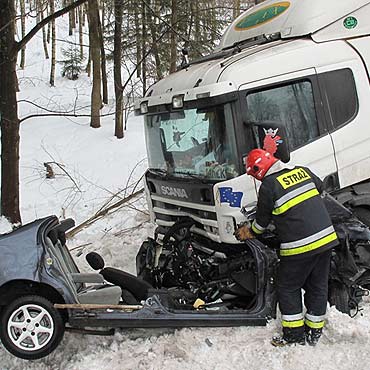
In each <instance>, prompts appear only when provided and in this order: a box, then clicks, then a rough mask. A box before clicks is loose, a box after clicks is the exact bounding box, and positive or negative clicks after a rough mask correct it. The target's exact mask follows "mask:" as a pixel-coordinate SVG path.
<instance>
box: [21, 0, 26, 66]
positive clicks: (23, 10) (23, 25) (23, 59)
mask: <svg viewBox="0 0 370 370" xmlns="http://www.w3.org/2000/svg"><path fill="white" fill-rule="evenodd" d="M19 6H20V8H21V32H22V39H23V37H24V36H25V34H26V6H25V3H24V0H19ZM25 64H26V48H25V47H24V48H23V49H22V50H21V61H20V65H19V67H20V68H21V69H24V66H25Z"/></svg>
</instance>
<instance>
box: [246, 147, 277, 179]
mask: <svg viewBox="0 0 370 370" xmlns="http://www.w3.org/2000/svg"><path fill="white" fill-rule="evenodd" d="M276 161H278V159H277V158H275V157H274V156H273V155H272V154H271V153H269V152H267V151H266V150H263V149H253V150H251V151H250V152H249V153H248V157H247V163H246V170H247V174H248V175H251V176H253V177H255V178H256V179H257V180H262V179H263V177H264V176H265V174H266V172H267V171H268V170H269V168H270V167H271V166H272V165H273V164H274V163H275V162H276Z"/></svg>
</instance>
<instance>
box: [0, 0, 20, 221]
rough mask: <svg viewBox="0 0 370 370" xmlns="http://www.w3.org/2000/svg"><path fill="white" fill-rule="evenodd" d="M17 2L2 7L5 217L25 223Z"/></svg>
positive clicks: (0, 91) (4, 1) (7, 0)
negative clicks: (21, 190) (21, 204)
mask: <svg viewBox="0 0 370 370" xmlns="http://www.w3.org/2000/svg"><path fill="white" fill-rule="evenodd" d="M15 16H16V13H15V8H14V0H2V6H1V7H0V29H1V37H0V76H1V83H0V126H1V214H2V215H4V216H5V217H6V218H8V219H9V221H10V222H12V223H19V222H21V215H20V212H19V120H18V110H17V96H16V85H17V80H16V63H17V50H16V42H15V39H14V33H15V22H14V21H10V22H9V20H14V19H15Z"/></svg>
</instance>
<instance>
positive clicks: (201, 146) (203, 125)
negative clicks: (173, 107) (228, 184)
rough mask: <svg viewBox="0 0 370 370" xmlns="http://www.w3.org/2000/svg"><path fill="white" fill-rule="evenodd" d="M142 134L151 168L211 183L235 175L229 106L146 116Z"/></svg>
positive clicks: (235, 159) (235, 161)
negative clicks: (144, 138) (204, 179)
mask: <svg viewBox="0 0 370 370" xmlns="http://www.w3.org/2000/svg"><path fill="white" fill-rule="evenodd" d="M145 135H146V145H147V152H148V159H149V168H151V169H158V170H161V172H165V173H167V174H169V175H174V176H189V177H194V178H195V177H201V178H206V179H212V180H224V179H229V178H233V177H236V176H238V175H239V174H238V172H237V166H236V163H237V158H236V145H235V133H234V125H233V121H232V111H231V106H230V104H225V105H220V106H215V107H211V108H205V109H196V108H193V109H185V110H182V111H174V112H166V113H161V114H154V115H149V116H147V117H146V120H145Z"/></svg>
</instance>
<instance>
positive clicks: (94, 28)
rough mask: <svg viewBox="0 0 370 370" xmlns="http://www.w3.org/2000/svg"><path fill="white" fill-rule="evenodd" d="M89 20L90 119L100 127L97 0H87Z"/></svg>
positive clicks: (99, 48)
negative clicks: (91, 83)
mask: <svg viewBox="0 0 370 370" xmlns="http://www.w3.org/2000/svg"><path fill="white" fill-rule="evenodd" d="M87 17H88V20H89V40H90V55H91V63H92V73H93V87H92V91H91V121H90V126H91V127H93V128H99V127H100V109H101V106H102V98H101V59H100V58H101V54H100V52H101V40H100V35H99V30H98V27H99V7H98V1H97V0H89V8H88V11H87Z"/></svg>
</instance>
